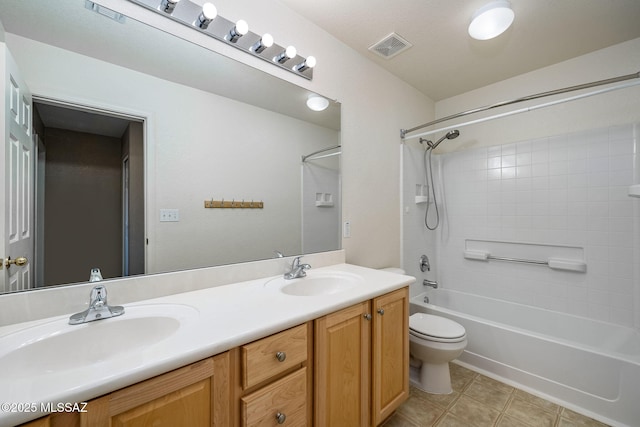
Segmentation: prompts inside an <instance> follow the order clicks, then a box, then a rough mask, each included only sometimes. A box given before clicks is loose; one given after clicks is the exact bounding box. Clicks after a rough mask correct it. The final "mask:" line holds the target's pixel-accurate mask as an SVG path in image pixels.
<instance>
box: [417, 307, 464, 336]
mask: <svg viewBox="0 0 640 427" xmlns="http://www.w3.org/2000/svg"><path fill="white" fill-rule="evenodd" d="M409 329H410V330H411V331H413V332H415V333H417V334H418V335H424V336H425V337H426V338H427V339H428V337H434V338H445V339H453V338H462V337H464V335H465V334H466V331H465V329H464V327H463V326H462V325H461V324H459V323H456V322H454V321H453V320H450V319H446V318H444V317H440V316H434V315H432V314H426V313H416V314H412V315H411V316H410V317H409Z"/></svg>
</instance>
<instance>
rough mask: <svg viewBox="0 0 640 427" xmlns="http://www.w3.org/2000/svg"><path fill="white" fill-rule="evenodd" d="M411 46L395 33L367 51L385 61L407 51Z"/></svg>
mask: <svg viewBox="0 0 640 427" xmlns="http://www.w3.org/2000/svg"><path fill="white" fill-rule="evenodd" d="M411 46H413V45H412V44H411V43H409V42H408V41H406V40H405V39H403V38H402V37H400V36H399V35H397V34H396V33H391V34H389V35H388V36H387V37H385V38H383V39H382V40H380V41H379V42H378V43H376V44H374V45H373V46H371V47H370V48H369V50H370V51H371V52H373V53H376V54H378V55H380V56H382V57H383V58H385V59H391V58H393V57H394V56H396V55H397V54H399V53H401V52H404V51H405V50H407V49H409V48H410V47H411Z"/></svg>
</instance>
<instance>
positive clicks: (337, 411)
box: [314, 301, 371, 427]
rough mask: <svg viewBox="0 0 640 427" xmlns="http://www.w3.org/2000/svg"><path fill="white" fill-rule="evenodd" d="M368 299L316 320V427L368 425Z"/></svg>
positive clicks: (369, 305) (369, 331)
mask: <svg viewBox="0 0 640 427" xmlns="http://www.w3.org/2000/svg"><path fill="white" fill-rule="evenodd" d="M370 307H371V304H370V302H369V301H365V302H363V303H360V304H357V305H354V306H352V307H349V308H346V309H343V310H340V311H338V312H336V313H332V314H329V315H327V316H324V317H322V318H320V319H317V320H316V328H315V344H316V347H315V356H316V359H315V362H316V365H315V366H316V370H315V382H314V383H315V384H314V387H315V405H316V406H315V426H316V427H324V426H350V427H357V426H363V427H364V426H368V425H369V420H370V405H369V396H370V387H369V384H370V375H371V370H370V366H371V365H370V345H371V340H370V335H371V321H370V320H369V319H371V311H370Z"/></svg>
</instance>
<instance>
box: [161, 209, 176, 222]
mask: <svg viewBox="0 0 640 427" xmlns="http://www.w3.org/2000/svg"><path fill="white" fill-rule="evenodd" d="M178 221H180V211H179V210H178V209H160V222H178Z"/></svg>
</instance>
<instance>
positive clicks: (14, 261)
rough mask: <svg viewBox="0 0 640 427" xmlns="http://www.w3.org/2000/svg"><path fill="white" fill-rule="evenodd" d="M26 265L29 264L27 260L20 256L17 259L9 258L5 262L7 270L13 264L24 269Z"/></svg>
mask: <svg viewBox="0 0 640 427" xmlns="http://www.w3.org/2000/svg"><path fill="white" fill-rule="evenodd" d="M26 263H27V259H26V258H25V257H23V256H20V257H18V258H16V259H11V257H9V258H7V259H5V260H4V265H5V267H7V268H9V267H11V266H12V265H13V264H15V265H17V266H18V267H22V266H23V265H25V264H26Z"/></svg>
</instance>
